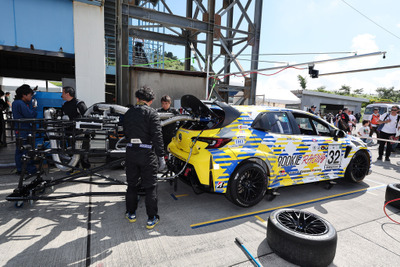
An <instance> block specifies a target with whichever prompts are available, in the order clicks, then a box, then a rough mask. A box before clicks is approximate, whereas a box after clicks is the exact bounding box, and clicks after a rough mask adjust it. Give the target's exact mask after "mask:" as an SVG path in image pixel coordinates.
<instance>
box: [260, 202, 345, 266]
mask: <svg viewBox="0 0 400 267" xmlns="http://www.w3.org/2000/svg"><path fill="white" fill-rule="evenodd" d="M267 242H268V245H269V246H270V248H271V249H272V251H274V252H275V253H276V254H277V255H278V256H280V257H281V258H283V259H285V260H287V261H289V262H291V263H294V264H297V265H300V266H327V265H329V264H330V263H331V262H332V261H333V259H334V257H335V254H336V246H337V233H336V230H335V228H334V227H333V226H332V224H330V223H329V222H328V221H326V220H325V219H323V218H321V217H319V216H317V215H315V214H312V213H310V212H307V211H302V210H297V209H279V210H276V211H274V212H272V213H271V215H270V217H269V218H268V227H267Z"/></svg>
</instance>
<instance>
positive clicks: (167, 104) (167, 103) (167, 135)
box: [157, 95, 179, 152]
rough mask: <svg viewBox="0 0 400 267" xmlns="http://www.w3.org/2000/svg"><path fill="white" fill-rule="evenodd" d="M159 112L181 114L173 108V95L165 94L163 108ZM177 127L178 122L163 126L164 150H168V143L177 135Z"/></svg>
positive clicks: (162, 101) (162, 100) (162, 99)
mask: <svg viewBox="0 0 400 267" xmlns="http://www.w3.org/2000/svg"><path fill="white" fill-rule="evenodd" d="M157 112H165V113H172V114H174V115H179V112H178V111H177V110H176V109H174V108H171V97H170V96H168V95H165V96H163V97H162V98H161V108H159V109H157ZM176 129H177V123H171V124H168V125H165V126H163V127H162V134H163V141H164V150H165V152H167V147H168V144H169V143H170V142H171V140H172V137H174V136H175V133H176Z"/></svg>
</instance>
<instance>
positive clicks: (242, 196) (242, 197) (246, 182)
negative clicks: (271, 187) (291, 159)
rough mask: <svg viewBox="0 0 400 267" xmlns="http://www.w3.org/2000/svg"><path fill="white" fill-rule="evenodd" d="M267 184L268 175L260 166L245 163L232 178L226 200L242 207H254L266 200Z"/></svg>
mask: <svg viewBox="0 0 400 267" xmlns="http://www.w3.org/2000/svg"><path fill="white" fill-rule="evenodd" d="M267 182H268V176H267V173H266V172H265V170H264V169H263V168H262V167H261V166H260V165H259V164H257V163H254V162H248V163H245V164H243V165H242V166H240V167H239V168H238V169H237V170H235V172H234V173H233V175H232V176H231V179H230V180H229V184H228V189H227V192H226V194H225V195H226V198H227V199H228V200H229V201H231V202H232V203H234V204H235V205H238V206H240V207H245V208H246V207H251V206H254V205H256V204H257V203H258V202H260V201H261V200H262V199H263V198H264V196H265V193H266V191H267Z"/></svg>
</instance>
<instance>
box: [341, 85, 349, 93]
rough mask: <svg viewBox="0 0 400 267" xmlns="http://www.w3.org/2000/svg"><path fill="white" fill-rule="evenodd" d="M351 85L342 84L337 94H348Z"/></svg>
mask: <svg viewBox="0 0 400 267" xmlns="http://www.w3.org/2000/svg"><path fill="white" fill-rule="evenodd" d="M350 90H351V87H350V86H348V85H342V87H340V88H339V94H340V95H349V94H350Z"/></svg>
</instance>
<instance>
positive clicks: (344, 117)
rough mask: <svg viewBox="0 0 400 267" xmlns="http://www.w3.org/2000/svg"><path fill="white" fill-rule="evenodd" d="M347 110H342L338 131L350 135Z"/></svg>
mask: <svg viewBox="0 0 400 267" xmlns="http://www.w3.org/2000/svg"><path fill="white" fill-rule="evenodd" d="M348 113H349V109H348V108H344V109H343V111H342V113H341V114H340V116H339V124H338V126H339V129H340V130H343V131H345V132H346V133H351V131H350V127H349V121H350V117H349V115H348Z"/></svg>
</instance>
